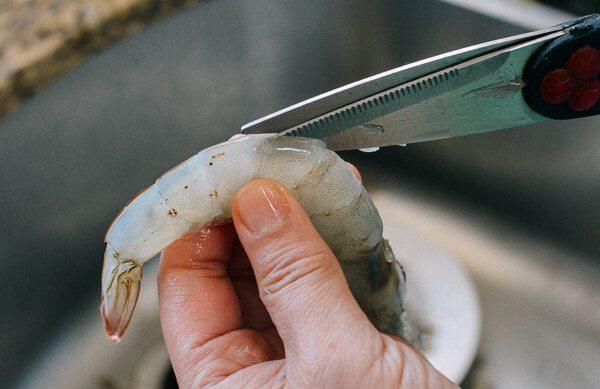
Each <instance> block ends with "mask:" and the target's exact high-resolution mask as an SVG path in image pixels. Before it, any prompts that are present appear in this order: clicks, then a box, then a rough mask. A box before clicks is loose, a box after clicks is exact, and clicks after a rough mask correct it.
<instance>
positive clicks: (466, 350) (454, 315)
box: [373, 193, 481, 382]
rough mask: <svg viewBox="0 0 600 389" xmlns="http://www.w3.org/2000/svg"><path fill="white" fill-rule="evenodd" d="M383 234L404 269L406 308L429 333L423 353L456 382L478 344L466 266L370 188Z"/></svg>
mask: <svg viewBox="0 0 600 389" xmlns="http://www.w3.org/2000/svg"><path fill="white" fill-rule="evenodd" d="M373 201H374V202H375V204H376V205H377V208H378V209H379V212H380V214H381V216H382V219H383V234H384V236H385V237H386V238H387V239H388V240H389V241H390V244H391V246H392V248H393V250H394V253H395V254H396V258H398V259H399V261H400V263H402V266H403V267H404V269H405V270H406V276H407V286H406V288H407V310H408V312H409V314H410V315H411V317H413V320H415V321H416V322H417V324H418V325H419V326H420V327H423V328H424V329H425V331H426V332H427V333H428V334H429V335H428V339H426V349H425V351H424V354H425V356H426V357H427V359H428V360H429V362H431V364H432V365H433V366H435V367H436V368H437V369H438V370H440V371H441V372H442V373H444V375H445V376H446V377H448V378H449V379H451V380H452V381H454V382H461V381H462V379H463V378H464V377H465V375H466V373H467V371H468V370H469V368H470V366H471V364H472V363H473V359H474V358H475V354H476V353H477V347H478V344H479V336H480V331H481V312H480V307H479V301H478V298H477V292H476V290H475V287H474V285H473V282H472V280H471V277H470V276H469V274H468V273H467V271H466V270H465V268H464V267H463V266H462V265H461V264H460V263H459V262H458V260H457V259H456V258H455V257H454V256H453V255H452V253H451V252H449V251H448V250H447V249H444V248H443V247H441V246H439V245H438V244H436V242H434V241H432V240H431V239H429V238H427V237H425V236H423V235H421V234H419V233H417V232H415V231H413V230H412V229H411V226H410V224H408V223H407V222H406V220H403V218H402V217H401V215H400V213H399V212H397V211H396V209H397V207H396V206H395V203H396V202H397V201H398V200H397V199H395V198H394V197H393V195H390V194H386V193H375V194H373Z"/></svg>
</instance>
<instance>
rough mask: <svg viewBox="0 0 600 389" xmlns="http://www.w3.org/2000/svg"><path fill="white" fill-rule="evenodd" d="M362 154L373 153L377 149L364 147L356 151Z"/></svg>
mask: <svg viewBox="0 0 600 389" xmlns="http://www.w3.org/2000/svg"><path fill="white" fill-rule="evenodd" d="M358 150H360V151H362V152H363V153H374V152H376V151H378V150H379V147H365V148H364V149H358Z"/></svg>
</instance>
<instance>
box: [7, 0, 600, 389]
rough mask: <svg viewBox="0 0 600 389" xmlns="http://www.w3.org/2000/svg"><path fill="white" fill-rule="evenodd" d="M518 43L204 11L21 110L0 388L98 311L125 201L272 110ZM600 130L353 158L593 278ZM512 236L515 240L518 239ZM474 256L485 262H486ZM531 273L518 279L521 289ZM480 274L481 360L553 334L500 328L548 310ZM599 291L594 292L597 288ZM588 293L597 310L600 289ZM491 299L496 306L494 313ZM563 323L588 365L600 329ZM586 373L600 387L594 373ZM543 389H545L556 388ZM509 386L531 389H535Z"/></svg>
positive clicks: (473, 16) (424, 17)
mask: <svg viewBox="0 0 600 389" xmlns="http://www.w3.org/2000/svg"><path fill="white" fill-rule="evenodd" d="M540 15H543V14H540ZM543 20H545V19H543V16H540V19H536V22H537V23H539V24H544V23H543ZM551 23H552V22H550V21H548V24H551ZM523 30H524V27H523V26H517V25H514V24H512V23H509V22H506V21H499V20H496V19H494V18H493V17H490V16H483V15H481V14H479V13H476V12H472V11H469V10H466V9H464V8H461V7H457V6H455V5H452V4H448V3H446V2H439V1H434V0H418V1H417V0H415V1H402V2H399V1H393V0H388V1H384V0H381V1H379V0H378V1H369V2H363V1H359V0H335V1H329V2H326V3H324V2H321V1H316V0H315V1H307V2H294V1H287V0H286V1H275V0H270V1H268V0H256V1H253V2H244V3H240V2H236V1H233V0H221V1H205V2H202V3H201V4H199V5H197V6H194V7H191V8H189V9H186V10H183V11H181V12H178V13H176V14H174V15H172V16H170V17H169V18H167V19H165V20H163V21H160V22H158V23H156V24H154V25H152V26H150V27H149V28H146V29H144V30H143V31H141V32H139V33H137V34H136V35H133V36H131V37H129V38H127V39H125V40H123V41H121V42H119V43H117V44H115V45H113V46H111V47H109V48H108V49H106V50H105V51H103V52H101V53H99V54H97V55H95V56H93V57H92V58H90V59H88V60H87V61H85V62H84V63H83V64H82V65H81V66H79V67H78V68H77V69H75V70H74V71H73V72H71V73H69V74H67V75H65V76H63V77H62V78H61V79H59V80H58V81H56V82H55V83H54V84H52V85H50V86H49V87H48V88H46V89H44V90H43V91H41V92H40V93H39V94H37V95H35V96H34V97H32V98H30V99H29V100H27V101H26V102H25V103H24V104H23V105H22V106H20V107H19V108H18V109H16V110H14V111H13V112H12V113H11V114H9V116H7V117H5V118H3V119H1V120H0V166H1V167H2V168H1V169H0V182H2V183H3V185H2V186H1V189H0V195H1V197H0V198H2V200H3V203H2V204H3V207H2V219H1V222H0V242H1V245H0V257H1V258H0V291H1V293H0V296H1V297H0V298H1V300H0V302H1V308H0V345H1V346H0V361H1V363H0V374H1V375H2V376H3V380H4V382H5V383H6V384H7V385H10V384H11V383H14V382H16V380H17V379H21V378H23V377H27V376H28V375H29V374H31V369H32V366H33V365H32V361H34V360H35V359H36V358H37V357H39V356H40V355H41V354H42V353H43V352H44V350H45V349H46V348H48V347H50V346H51V345H53V344H54V343H56V342H59V341H60V340H59V339H58V338H57V334H59V333H60V332H61V331H62V330H64V329H65V328H71V329H72V328H77V327H73V324H72V323H73V320H74V318H75V317H77V316H78V315H80V314H81V312H83V311H84V310H85V308H86V307H89V306H90V305H95V304H97V298H98V286H99V279H98V276H99V270H100V260H101V254H102V251H103V243H102V238H103V233H104V231H105V229H106V227H107V225H108V223H109V222H110V220H111V218H112V216H113V215H114V214H115V213H116V212H117V211H118V209H119V208H120V207H121V206H122V205H123V204H124V203H125V202H126V201H127V200H128V199H129V197H131V196H132V195H133V194H134V193H135V192H137V191H138V190H139V189H140V188H142V187H144V186H146V185H148V184H149V183H151V182H152V181H153V179H154V178H155V177H156V176H158V175H159V174H160V173H162V172H163V171H164V170H166V169H167V168H169V167H170V166H172V165H174V164H176V163H177V162H179V161H181V160H183V159H184V158H186V157H188V156H189V155H191V154H193V153H195V152H196V151H197V150H198V149H201V148H203V147H206V146H208V145H210V144H213V143H216V142H218V141H221V140H223V139H225V138H227V137H229V136H230V135H231V134H233V133H235V132H237V131H238V129H239V127H240V125H241V124H243V123H245V122H247V121H250V120H252V119H254V118H257V117H260V116H262V115H264V114H266V113H269V112H271V111H273V110H275V109H277V108H280V107H283V106H286V105H289V104H291V103H294V102H296V101H299V100H302V99H304V98H306V97H309V96H311V95H314V94H316V93H319V92H322V91H325V90H327V89H330V88H332V87H335V86H339V85H341V84H344V83H346V82H350V81H353V80H355V79H358V78H360V77H364V76H366V75H369V74H373V73H376V72H379V71H382V70H385V69H388V68H391V67H394V66H397V65H399V64H402V63H405V62H408V61H411V60H417V59H420V58H423V57H426V56H429V55H433V54H437V53H440V52H443V51H447V50H450V49H454V48H458V47H461V46H464V45H467V44H473V43H477V42H481V41H484V40H489V39H493V38H497V37H501V36H506V35H510V34H514V33H518V32H521V31H523ZM599 127H600V121H598V119H587V120H578V121H573V122H569V123H551V124H541V125H536V126H530V127H528V128H521V129H514V130H510V131H506V132H503V133H492V134H485V135H480V136H477V137H470V138H464V139H455V140H448V141H441V142H435V143H431V144H422V145H414V146H410V147H408V148H406V149H389V150H386V151H385V152H380V153H376V154H374V155H369V156H362V155H357V154H353V153H350V154H346V155H345V156H346V157H347V158H349V159H352V160H355V161H356V162H357V164H359V165H360V166H361V167H362V166H364V167H365V168H366V169H369V166H375V167H374V168H371V170H370V171H371V172H372V174H371V173H369V174H367V175H366V177H367V179H368V182H369V183H370V184H371V185H372V186H373V187H375V188H376V187H377V185H380V186H382V185H383V184H384V183H386V182H387V181H389V180H391V177H396V178H397V177H404V178H405V179H406V180H407V182H410V185H409V188H421V189H423V191H422V193H429V195H430V196H431V197H423V196H425V195H420V196H422V198H428V199H429V200H431V201H432V202H433V201H434V200H440V199H446V198H450V199H452V198H455V199H456V198H461V199H462V201H463V203H464V204H463V205H464V209H471V207H473V208H478V209H479V208H481V209H485V210H487V211H486V212H489V215H490V216H489V218H493V219H494V220H499V221H500V222H501V223H506V224H508V225H509V226H512V227H514V228H517V227H516V226H519V227H518V228H519V230H521V229H522V230H523V231H527V232H526V233H527V234H532V235H533V236H535V237H536V239H539V241H540V242H542V243H540V245H539V246H535V247H532V248H529V249H528V250H535V251H536V252H539V253H545V252H546V249H545V247H550V246H552V247H555V246H556V247H566V249H565V250H567V249H568V250H571V251H573V252H575V253H576V255H573V256H571V255H562V256H559V257H556V258H560V259H561V261H562V262H561V263H566V264H570V263H571V262H570V261H571V260H572V258H571V257H576V256H577V257H583V258H587V259H588V260H589V261H588V262H586V263H588V265H587V266H588V267H589V268H590V269H596V270H597V269H598V267H599V266H600V262H598V259H599V257H600V255H599V254H600V231H599V229H598V224H597V221H598V220H600V205H599V195H598V194H599V193H600V180H598V177H600V153H598V147H599V146H600V132H598V130H597V129H598V128H599ZM384 173H385V174H384ZM370 176H372V178H369V177H370ZM405 189H406V188H405ZM405 189H399V191H402V190H405ZM419 193H421V192H419ZM461 209H463V208H461ZM465 220H467V219H465ZM517 236H520V235H519V234H517ZM506 239H507V242H509V243H507V244H509V245H510V242H512V240H511V239H517V238H516V237H510V236H509V237H507V238H506ZM472 244H474V245H476V244H477V242H476V241H473V242H472ZM560 250H562V249H560ZM561 252H562V251H561ZM536 257H537V255H536ZM529 260H530V259H529V257H527V256H525V257H524V259H523V261H524V263H525V264H527V263H529V262H528V261H529ZM470 261H472V263H474V264H476V265H477V266H479V268H485V267H486V266H487V263H486V262H485V261H484V262H481V263H479V262H477V261H478V259H477V256H475V257H474V258H472V259H470ZM507 263H508V264H511V265H512V262H510V261H507ZM573 263H579V262H577V261H576V260H573ZM566 267H567V268H568V265H567V266H566ZM535 269H537V268H535V267H528V266H524V267H519V268H518V270H517V271H519V272H521V271H524V272H525V275H524V277H527V274H529V273H531V275H532V276H533V275H535V274H534V273H536V270H535ZM490 271H491V270H490ZM528 272H529V273H528ZM588 273H590V274H592V273H593V272H588ZM475 276H476V279H477V282H478V284H479V285H480V287H481V291H480V292H481V295H482V299H483V302H484V320H485V321H484V323H483V333H484V342H483V345H484V347H487V349H488V350H491V351H486V349H485V348H484V349H483V351H482V357H481V358H482V361H483V362H482V363H483V364H484V363H485V360H486V353H489V355H496V354H494V353H496V351H494V350H501V351H497V352H505V351H502V350H506V349H499V348H495V347H497V346H496V343H501V340H502V339H507V342H506V343H504V344H508V340H509V339H510V334H512V333H517V334H520V335H522V336H525V335H524V334H527V333H528V331H535V330H536V328H537V327H538V326H539V327H540V328H541V329H540V331H542V332H541V333H544V332H543V331H545V330H543V328H545V327H544V326H545V325H546V323H556V320H557V316H556V315H554V314H553V315H551V314H549V313H548V312H546V311H544V310H540V311H539V312H538V313H539V315H538V316H536V317H537V319H536V320H532V321H531V322H530V323H529V324H530V325H531V326H528V325H527V324H528V323H523V322H519V323H520V324H515V323H516V322H514V321H511V320H508V318H509V317H512V316H515V317H517V316H518V315H521V314H522V312H523V310H527V309H528V308H527V307H529V306H531V305H533V306H535V305H536V304H537V301H538V300H537V299H538V298H542V297H541V296H540V295H539V294H535V293H534V294H531V295H528V296H529V297H527V300H523V299H524V298H525V297H520V296H523V295H521V294H519V293H516V292H515V289H514V288H515V285H513V284H507V285H504V284H501V283H500V284H497V283H491V281H490V280H489V279H488V278H478V277H477V274H475ZM573 280H574V281H573V282H574V283H575V284H576V285H579V283H582V284H581V285H587V284H586V283H583V281H581V280H580V279H578V278H574V279H573ZM592 281H593V282H595V283H596V285H598V284H600V282H598V281H600V278H593V279H592ZM586 282H587V281H586ZM521 287H522V288H524V289H527V288H528V287H529V285H527V284H526V283H524V284H523V285H521ZM567 289H568V288H567ZM586 290H587V289H586ZM591 290H592V291H593V293H596V294H594V295H593V296H594V298H597V297H598V294H597V292H598V290H597V288H596V289H594V288H592V289H591ZM488 298H489V300H487V299H488ZM515 299H516V300H517V301H518V302H519V304H513V301H515ZM486 301H491V302H493V305H498V306H501V307H502V308H503V309H504V311H494V312H497V314H489V315H487V316H486V315H485V312H486V307H487V306H486ZM595 301H597V300H595ZM521 303H522V304H521ZM523 304H525V305H523ZM527 304H530V305H527ZM573 309H574V312H579V311H581V312H586V310H587V311H589V305H588V303H587V302H586V301H585V300H581V302H580V304H578V305H576V306H574V307H573ZM588 314H589V312H588ZM558 318H559V319H560V322H561V323H566V324H565V326H568V328H570V329H572V332H570V334H572V336H573V337H569V336H566V337H564V338H562V337H560V334H561V332H555V333H553V334H557V335H558V336H559V337H558V338H557V339H553V342H557V343H555V346H556V347H554V346H553V348H552V350H556V349H561V348H569V349H570V350H572V351H573V353H572V354H569V355H592V354H590V353H589V351H590V350H592V351H593V350H597V349H598V348H600V342H599V340H598V337H597V334H598V332H596V333H595V334H596V335H595V336H590V332H589V331H590V328H592V329H594V328H595V329H596V330H597V328H598V327H593V326H592V327H585V328H583V327H579V326H578V324H576V323H577V322H576V321H575V319H574V318H573V315H570V314H564V315H562V314H561V315H559V317H558ZM504 320H506V321H504ZM594 320H595V321H592V322H590V323H592V324H594V323H595V324H594V325H596V324H597V323H598V317H595V316H594ZM509 329H510V330H509ZM72 331H75V332H77V330H76V329H73V330H72ZM81 331H83V329H81ZM511 331H512V332H511ZM570 331H571V330H570ZM486 339H489V340H490V342H488V343H486ZM574 339H575V340H574ZM492 340H493V341H492ZM486 344H487V345H488V346H486ZM520 346H522V345H519V344H515V345H514V347H520ZM578 350H580V351H581V353H578ZM544 351H545V350H540V352H544ZM532 352H533V351H532ZM586 353H587V354H586ZM515 355H516V356H515V358H514V360H513V363H511V364H506V365H505V366H503V365H501V364H500V365H496V366H495V367H494V368H490V369H491V371H492V372H493V373H494V374H500V373H499V372H500V371H501V370H502V368H503V367H504V368H506V372H505V373H504V374H507V375H510V374H511V369H517V368H522V367H523V366H527V365H526V364H523V363H520V362H519V361H520V359H519V358H525V359H526V358H528V356H527V355H526V354H522V353H515ZM488 359H489V358H488ZM483 366H485V364H484V365H483ZM488 366H489V365H488ZM551 366H555V365H551ZM580 366H581V368H582V369H586V371H587V370H589V369H591V368H595V369H596V371H595V373H596V374H600V373H599V372H600V370H599V369H598V367H597V365H592V364H587V365H586V364H584V363H582V364H581V365H580ZM57 368H58V367H57ZM514 371H515V372H516V370H514ZM494 374H491V375H490V376H488V377H492V378H493V377H494ZM557 374H558V373H557ZM515 377H517V378H518V377H519V375H517V374H515ZM568 377H569V376H567V378H564V377H561V379H564V380H567V379H568ZM517 378H515V379H517ZM596 378H598V377H597V376H596ZM491 381H492V384H493V383H494V381H493V379H491ZM599 381H600V378H599V379H598V380H597V381H596V382H599ZM501 382H505V381H501ZM548 382H550V383H549V384H548V385H547V386H546V387H550V386H553V385H551V383H552V382H551V381H544V383H548ZM555 382H557V383H569V382H580V381H560V380H559V381H555ZM586 382H587V381H586ZM513 383H515V385H514V386H513V387H518V386H521V387H527V382H525V381H523V382H516V381H515V382H513ZM499 386H502V385H499ZM554 386H556V387H559V386H561V385H558V384H557V385H554ZM567 386H568V385H567Z"/></svg>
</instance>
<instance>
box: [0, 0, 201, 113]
mask: <svg viewBox="0 0 600 389" xmlns="http://www.w3.org/2000/svg"><path fill="white" fill-rule="evenodd" d="M196 1H197V0H0V116H1V115H3V114H5V113H6V112H8V111H9V110H10V109H11V108H12V107H14V106H15V105H17V104H18V103H19V101H20V100H21V99H22V98H23V97H25V96H27V95H29V94H31V93H33V92H34V91H35V90H36V89H37V88H39V87H40V86H42V85H44V84H46V83H47V82H48V81H50V80H52V79H53V78H55V77H56V76H57V75H59V74H60V73H63V72H65V71H66V70H69V69H70V68H72V67H73V66H75V65H76V64H77V63H78V62H79V61H81V60H82V59H83V58H84V57H85V56H86V55H87V54H89V53H90V52H92V51H94V50H98V49H100V48H101V47H103V46H104V45H106V44H107V43H109V42H110V41H112V40H114V39H116V38H119V37H122V36H124V35H126V34H128V33H130V32H132V31H134V30H136V29H138V28H139V27H140V26H142V25H144V24H146V23H148V22H150V21H152V20H154V19H155V18H156V17H158V16H160V15H163V14H166V13H168V12H169V11H171V10H173V9H174V8H175V7H178V6H181V5H185V4H189V3H194V2H196Z"/></svg>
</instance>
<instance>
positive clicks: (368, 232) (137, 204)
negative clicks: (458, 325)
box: [100, 135, 418, 343]
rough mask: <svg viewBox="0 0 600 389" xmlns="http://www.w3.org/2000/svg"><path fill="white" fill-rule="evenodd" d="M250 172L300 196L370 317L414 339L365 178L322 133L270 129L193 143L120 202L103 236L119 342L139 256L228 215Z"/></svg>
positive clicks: (110, 310)
mask: <svg viewBox="0 0 600 389" xmlns="http://www.w3.org/2000/svg"><path fill="white" fill-rule="evenodd" d="M254 178H268V179H272V180H276V181H278V182H280V183H281V184H282V185H284V186H286V187H287V188H289V189H290V190H291V192H292V193H293V194H294V196H295V197H296V198H297V199H298V200H299V201H300V203H301V204H302V205H303V206H304V208H305V209H306V211H307V213H308V215H309V216H310V218H311V220H312V222H313V224H314V226H315V227H316V229H317V231H318V232H319V234H320V235H321V236H322V237H323V239H324V240H325V241H326V242H327V244H328V245H329V247H330V248H331V250H332V251H333V253H334V254H335V255H336V258H338V260H339V262H340V264H341V267H342V269H343V271H344V275H345V276H346V279H347V280H348V284H349V285H350V289H351V290H352V293H353V295H354V297H355V298H356V300H357V301H358V303H359V305H360V307H361V308H362V309H363V311H364V312H365V313H366V314H367V316H368V317H369V319H370V320H371V322H372V323H373V324H374V325H375V326H376V327H377V328H378V329H379V330H380V331H383V332H387V333H391V334H394V335H398V336H401V337H403V338H404V339H406V340H408V341H409V342H413V343H414V342H416V341H417V340H418V334H417V331H416V330H415V329H414V327H413V326H412V325H411V324H410V323H409V320H408V318H407V315H406V312H405V310H404V296H405V276H404V272H403V270H402V267H401V266H400V264H399V263H398V262H397V261H396V259H395V257H394V254H393V252H392V250H391V248H390V246H389V245H388V243H387V241H386V240H385V239H383V238H382V224H381V218H380V217H379V213H378V212H377V209H376V208H375V205H374V204H373V202H372V201H371V198H370V197H369V195H368V194H367V192H366V190H365V189H364V187H363V186H362V183H361V182H360V181H359V180H358V179H357V178H356V177H355V176H354V174H353V173H352V172H351V171H350V170H349V169H348V166H347V165H346V163H345V162H344V161H343V160H342V159H341V158H339V157H338V156H337V155H336V154H335V153H334V152H332V151H330V150H328V149H327V148H326V147H325V144H324V143H323V142H321V141H318V140H315V139H305V138H292V137H282V136H277V135H250V136H245V137H241V138H238V139H235V140H230V141H228V142H224V143H221V144H218V145H215V146H213V147H210V148H208V149H205V150H203V151H200V152H199V153H198V154H196V155H194V156H193V157H191V158H190V159H188V160H187V161H185V162H183V163H181V164H180V165H178V166H177V167H175V168H173V169H171V170H170V171H168V172H167V173H166V174H164V175H163V176H162V177H160V178H159V179H158V180H157V181H156V182H155V183H154V185H152V186H151V187H149V188H147V189H146V190H144V191H143V192H141V193H140V194H139V195H137V196H136V197H134V198H133V199H132V200H131V201H130V202H129V204H127V205H126V206H125V208H124V209H123V210H122V211H121V213H120V214H119V215H118V216H117V218H116V219H115V220H114V221H113V223H112V225H111V226H110V228H109V230H108V232H107V234H106V239H105V240H106V252H105V254H104V265H103V270H102V302H101V305H100V310H101V313H102V318H103V321H104V328H105V330H106V333H107V335H108V336H109V337H110V338H111V339H113V340H115V341H118V340H120V339H121V337H122V335H123V334H124V332H125V330H126V329H127V326H128V324H129V321H130V320H131V317H132V315H133V311H134V308H135V304H136V301H137V298H138V295H139V292H140V280H141V277H142V265H143V263H144V262H146V261H147V260H149V259H151V258H152V257H154V256H155V255H156V254H158V253H159V252H160V251H161V250H162V249H164V248H165V247H167V246H168V245H169V244H171V243H172V242H174V241H175V240H176V239H178V238H179V237H181V236H182V235H183V234H185V233H186V232H188V231H190V230H192V229H197V228H201V227H204V226H208V225H211V224H217V223H224V222H226V221H228V220H229V219H230V217H231V210H230V202H231V198H232V196H233V194H234V192H235V191H236V189H237V188H239V187H240V186H241V185H243V184H244V183H246V182H247V181H250V180H252V179H254Z"/></svg>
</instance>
